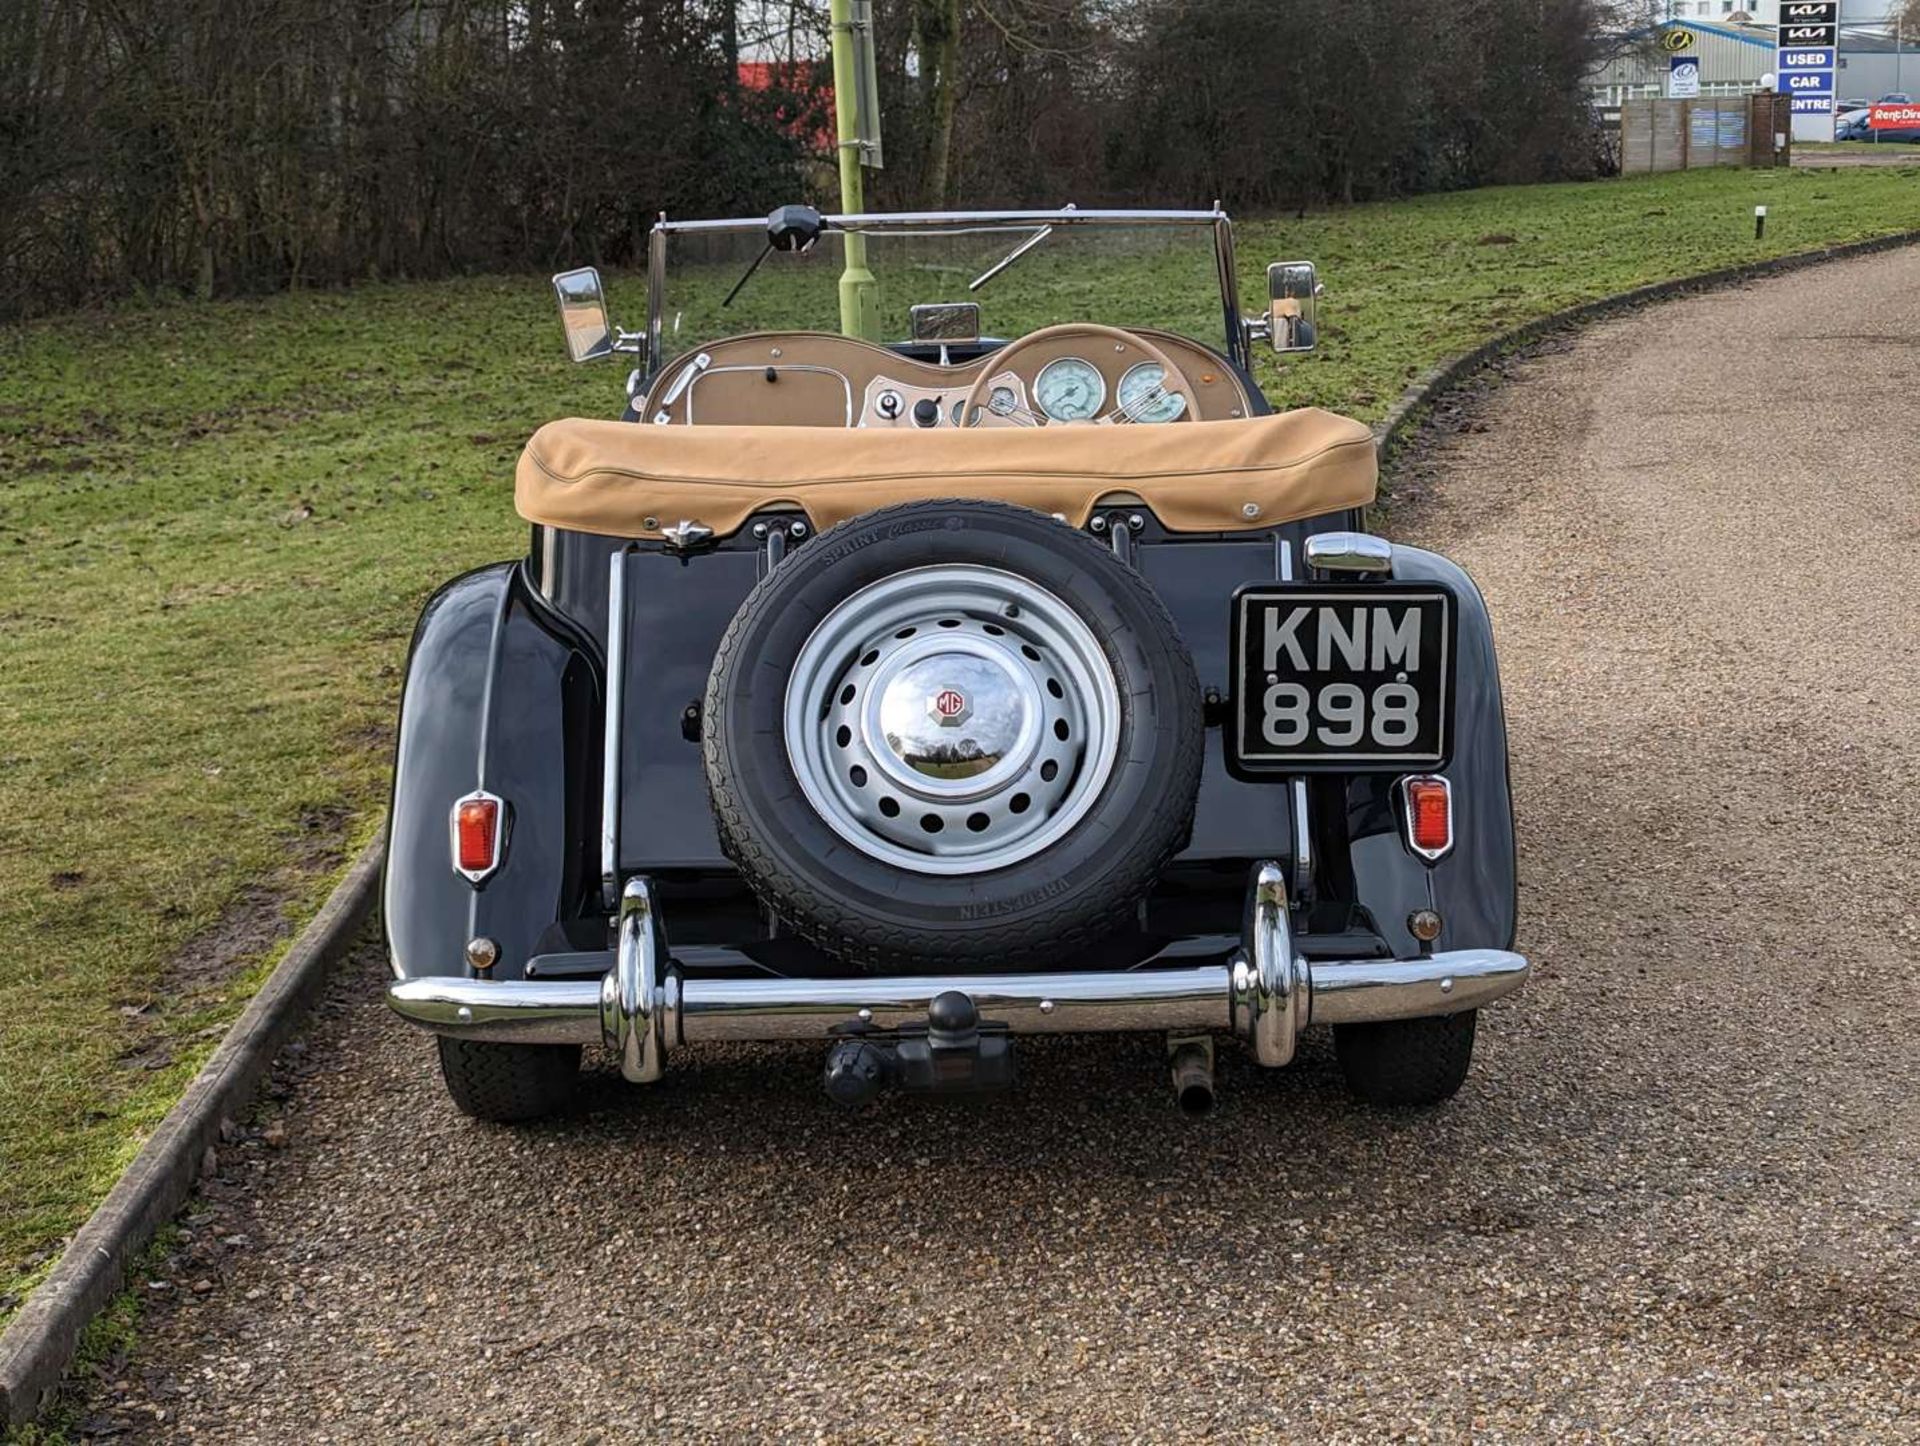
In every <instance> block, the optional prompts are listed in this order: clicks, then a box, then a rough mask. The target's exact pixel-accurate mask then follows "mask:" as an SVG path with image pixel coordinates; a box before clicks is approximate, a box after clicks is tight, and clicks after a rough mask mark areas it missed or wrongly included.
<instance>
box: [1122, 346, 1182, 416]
mask: <svg viewBox="0 0 1920 1446" xmlns="http://www.w3.org/2000/svg"><path fill="white" fill-rule="evenodd" d="M1166 381H1167V369H1166V368H1165V367H1163V366H1161V365H1160V363H1159V362H1150V361H1149V362H1141V363H1140V365H1139V366H1136V367H1130V368H1129V369H1128V371H1127V374H1126V375H1125V376H1123V377H1122V378H1120V387H1119V392H1120V410H1121V412H1123V413H1124V414H1125V416H1126V418H1127V420H1128V421H1132V422H1173V421H1178V420H1179V418H1180V415H1181V413H1183V412H1185V411H1186V409H1187V399H1186V398H1185V397H1183V396H1181V395H1180V394H1179V393H1178V392H1170V391H1168V390H1167V389H1166Z"/></svg>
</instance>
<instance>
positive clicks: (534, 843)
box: [384, 563, 605, 979]
mask: <svg viewBox="0 0 1920 1446" xmlns="http://www.w3.org/2000/svg"><path fill="white" fill-rule="evenodd" d="M600 679H601V664H600V659H599V656H598V649H597V648H596V646H595V644H594V643H593V641H592V640H591V639H590V638H588V637H587V636H586V635H585V634H584V633H583V632H581V631H580V630H579V629H578V628H577V627H576V626H575V625H574V624H572V623H571V622H570V621H568V620H567V619H566V618H564V617H562V616H561V615H559V614H557V613H555V612H554V611H553V610H552V609H550V608H548V607H547V606H546V605H545V604H544V603H542V602H541V600H540V599H539V598H538V597H537V596H536V595H535V593H534V592H533V590H532V589H531V588H530V587H529V586H528V585H527V581H526V577H525V573H524V570H523V569H522V567H521V566H520V565H519V564H517V563H502V564H497V565H495V566H492V567H486V568H482V569H480V570H479V571H477V572H470V573H467V574H466V575H465V576H463V577H458V578H455V579H454V580H453V581H452V582H450V583H448V584H447V585H446V586H445V587H443V588H441V589H440V591H438V592H437V593H435V594H434V595H433V597H432V598H431V599H429V600H428V602H427V605H426V607H425V608H424V609H423V610H422V612H421V615H420V622H419V625H418V627H417V628H416V629H415V630H414V636H413V646H412V649H411V651H410V652H409V654H408V658H407V678H406V685H405V688H404V690H403V692H402V695H401V703H400V729H399V740H398V744H397V747H396V754H395V760H394V772H393V808H392V813H391V816H390V822H389V825H388V829H389V832H388V844H387V868H386V878H385V885H384V901H385V903H384V916H385V921H386V930H387V947H388V953H389V957H390V960H391V963H392V966H393V971H394V973H395V974H396V975H398V976H399V977H401V978H403V979H404V978H416V977H419V976H422V975H448V974H455V975H459V974H466V973H468V972H470V971H469V970H468V967H467V964H466V958H465V948H466V944H467V941H468V940H470V939H474V938H488V939H491V940H493V941H494V943H495V944H496V945H497V946H498V948H499V962H498V963H497V964H496V966H495V968H494V970H493V972H492V977H494V978H499V979H517V978H520V977H522V976H523V974H524V971H525V966H526V961H527V959H528V958H529V957H531V956H532V955H533V954H536V953H540V952H543V951H545V950H550V949H565V948H567V947H569V942H568V940H569V934H570V933H571V935H573V936H578V935H580V934H581V933H583V932H592V931H593V930H594V929H595V928H597V927H599V920H598V919H597V917H595V911H594V907H593V905H594V896H595V891H596V890H597V888H598V864H597V861H596V860H595V859H594V857H593V855H592V843H591V841H592V840H593V839H594V838H595V836H596V833H597V820H598V816H599V813H598V810H599V804H598V800H597V797H596V789H597V784H598V779H599V773H600V765H599V758H600V731H601V728H602V726H603V725H602V717H603V710H602V707H601V684H600ZM475 789H485V790H486V791H487V792H489V793H492V794H496V795H498V796H499V797H500V798H501V799H502V800H503V801H504V804H505V807H506V811H507V816H506V824H505V828H504V831H503V858H502V860H501V862H500V864H499V867H498V868H496V869H495V870H494V872H493V873H492V874H490V875H489V876H488V877H486V878H485V879H484V880H482V881H481V882H480V883H479V884H477V885H476V884H472V883H469V882H468V881H467V880H466V879H465V878H464V877H462V876H461V875H460V874H458V873H456V872H455V871H454V868H453V860H452V853H451V843H450V819H451V815H452V809H453V805H454V803H455V801H456V800H458V799H459V798H461V797H463V796H464V795H466V794H468V793H471V792H473V791H474V790H475ZM602 932H604V931H603V930H602ZM604 943H605V939H604V938H603V937H602V938H599V939H597V940H596V941H594V947H598V946H600V945H604Z"/></svg>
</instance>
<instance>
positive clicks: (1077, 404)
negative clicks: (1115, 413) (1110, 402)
mask: <svg viewBox="0 0 1920 1446" xmlns="http://www.w3.org/2000/svg"><path fill="white" fill-rule="evenodd" d="M1033 398H1034V400H1035V401H1037V402H1038V403H1039V404H1040V410H1041V411H1043V412H1045V413H1046V414H1047V415H1048V416H1049V417H1051V418H1052V419H1053V420H1054V421H1056V422H1090V421H1092V420H1093V419H1094V418H1095V417H1096V416H1098V415H1099V413H1100V407H1101V404H1102V403H1104V402H1105V401H1106V399H1107V379H1106V378H1105V377H1103V376H1101V375H1100V368H1098V367H1097V366H1095V365H1094V364H1093V363H1092V362H1090V361H1083V360H1081V359H1080V358H1079V357H1077V356H1063V357H1061V358H1059V359H1058V360H1056V361H1050V362H1048V363H1047V364H1046V365H1045V366H1043V367H1041V368H1040V375H1039V376H1037V377H1035V378H1034V379H1033Z"/></svg>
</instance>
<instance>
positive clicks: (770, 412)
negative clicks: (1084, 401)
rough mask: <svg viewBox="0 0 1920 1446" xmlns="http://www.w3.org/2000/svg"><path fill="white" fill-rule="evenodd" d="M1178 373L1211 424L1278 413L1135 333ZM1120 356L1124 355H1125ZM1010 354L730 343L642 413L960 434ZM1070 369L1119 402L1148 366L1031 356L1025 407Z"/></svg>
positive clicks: (1185, 355) (1194, 357)
mask: <svg viewBox="0 0 1920 1446" xmlns="http://www.w3.org/2000/svg"><path fill="white" fill-rule="evenodd" d="M1134 331H1135V334H1136V335H1139V336H1141V337H1144V338H1146V339H1147V340H1149V341H1151V342H1152V343H1153V344H1154V345H1155V346H1157V347H1159V348H1160V350H1161V351H1162V352H1164V353H1165V354H1166V356H1167V358H1168V359H1169V360H1170V361H1171V362H1172V363H1173V365H1174V366H1176V367H1178V368H1179V369H1180V371H1181V374H1182V379H1183V380H1184V381H1185V382H1186V384H1187V388H1188V390H1189V391H1190V392H1191V394H1192V395H1193V397H1194V400H1195V415H1196V416H1197V417H1198V418H1199V420H1201V421H1224V420H1226V419H1228V418H1232V417H1245V416H1251V415H1253V414H1255V413H1256V412H1263V411H1265V410H1266V408H1265V407H1264V406H1257V405H1255V404H1254V402H1253V401H1252V399H1251V398H1250V397H1249V396H1248V394H1247V390H1246V387H1245V386H1244V384H1243V383H1242V382H1241V380H1240V378H1239V376H1238V375H1237V374H1236V373H1235V372H1234V370H1233V368H1232V367H1230V366H1228V365H1227V364H1226V362H1224V361H1223V360H1222V359H1221V358H1220V357H1218V356H1216V355H1214V353H1212V352H1210V351H1208V350H1207V349H1206V348H1205V347H1203V346H1199V345H1197V344H1196V343H1194V342H1191V341H1188V340H1187V339H1186V338H1184V337H1181V336H1175V335H1173V334H1172V333H1169V332H1162V331H1150V330H1146V329H1144V328H1136V329H1134ZM1116 352H1118V353H1119V355H1115V353H1116ZM1000 355H1001V352H1000V351H998V350H996V351H993V352H989V353H988V354H987V355H985V356H983V357H978V358H975V359H973V360H971V361H966V362H957V363H954V364H953V365H951V366H941V365H938V364H936V363H933V362H924V361H918V360H916V359H914V358H912V357H907V356H902V355H901V354H900V353H899V352H897V351H892V350H890V349H888V348H887V347H883V346H876V345H875V344H873V343H872V342H866V341H858V340H855V339H853V338H851V337H844V336H835V335H832V334H830V333H826V332H813V331H787V332H756V333H751V334H749V335H746V336H735V337H728V338H726V339H725V340H723V341H717V342H714V343H712V344H711V345H708V346H705V347H701V348H699V349H698V350H697V351H693V352H689V353H686V354H685V355H682V356H679V357H676V358H675V359H674V360H673V361H671V362H669V363H668V364H667V365H666V366H665V367H664V368H662V369H661V372H660V375H659V376H658V377H656V378H655V379H654V382H653V385H652V386H651V387H649V388H648V389H647V394H646V396H645V397H644V398H643V399H639V400H637V401H636V402H635V404H634V405H635V411H636V412H637V414H638V416H639V418H640V420H641V421H643V422H652V423H657V424H660V425H669V424H677V425H687V424H695V425H707V426H713V425H755V426H785V427H925V428H940V427H953V426H956V425H958V424H959V412H960V403H961V401H962V399H963V398H964V397H965V396H966V395H967V392H968V390H969V389H970V388H971V387H972V386H973V384H974V383H975V382H976V381H977V380H979V379H980V377H981V376H982V375H986V374H992V376H993V381H994V383H995V384H996V385H998V384H999V383H1000V382H1001V381H1002V377H1001V376H1000V375H999V374H997V373H996V372H995V368H996V365H997V359H998V357H999V356H1000ZM1061 358H1075V359H1079V360H1082V361H1085V362H1087V363H1089V364H1090V365H1091V366H1092V367H1093V368H1094V369H1095V370H1097V371H1099V372H1100V373H1101V374H1102V377H1103V379H1104V381H1105V384H1106V386H1107V393H1108V395H1109V396H1111V395H1113V394H1115V393H1116V392H1117V391H1118V390H1119V384H1120V380H1121V378H1122V377H1124V375H1125V373H1126V371H1127V370H1128V368H1129V367H1130V366H1133V365H1137V364H1138V363H1139V361H1140V359H1141V358H1140V356H1139V355H1137V354H1136V355H1132V356H1129V355H1127V354H1126V352H1125V351H1124V350H1123V349H1122V348H1121V347H1119V346H1118V345H1117V344H1116V343H1113V342H1111V341H1102V340H1098V339H1093V338H1075V337H1062V338H1060V339H1058V340H1054V341H1049V342H1043V343H1041V344H1040V345H1038V346H1035V347H1032V348H1029V349H1028V350H1027V351H1025V352H1024V353H1023V359H1022V360H1021V362H1020V366H1019V372H1020V375H1018V376H1017V377H1013V376H1009V377H1007V378H1006V381H1007V382H1008V384H1009V386H1010V387H1011V388H1013V389H1015V390H1016V391H1017V392H1018V394H1019V398H1020V403H1021V405H1022V406H1025V405H1027V399H1028V398H1029V397H1030V396H1031V395H1032V394H1033V392H1034V383H1035V378H1036V377H1037V375H1038V373H1039V372H1040V371H1042V370H1044V369H1045V368H1046V366H1047V364H1048V363H1049V362H1051V361H1055V360H1058V359H1061Z"/></svg>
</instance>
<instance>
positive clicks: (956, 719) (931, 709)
mask: <svg viewBox="0 0 1920 1446" xmlns="http://www.w3.org/2000/svg"><path fill="white" fill-rule="evenodd" d="M972 714H973V705H972V704H971V703H969V702H968V701H967V695H966V694H965V693H962V692H961V691H960V690H959V689H958V688H942V689H941V690H940V691H939V692H938V693H935V694H934V695H933V696H932V697H931V698H929V699H927V715H928V716H929V717H930V718H933V719H935V720H937V721H938V722H939V724H940V726H941V727H943V728H957V727H958V726H959V725H960V724H962V723H964V722H966V721H967V719H968V718H969V717H971V716H972Z"/></svg>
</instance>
